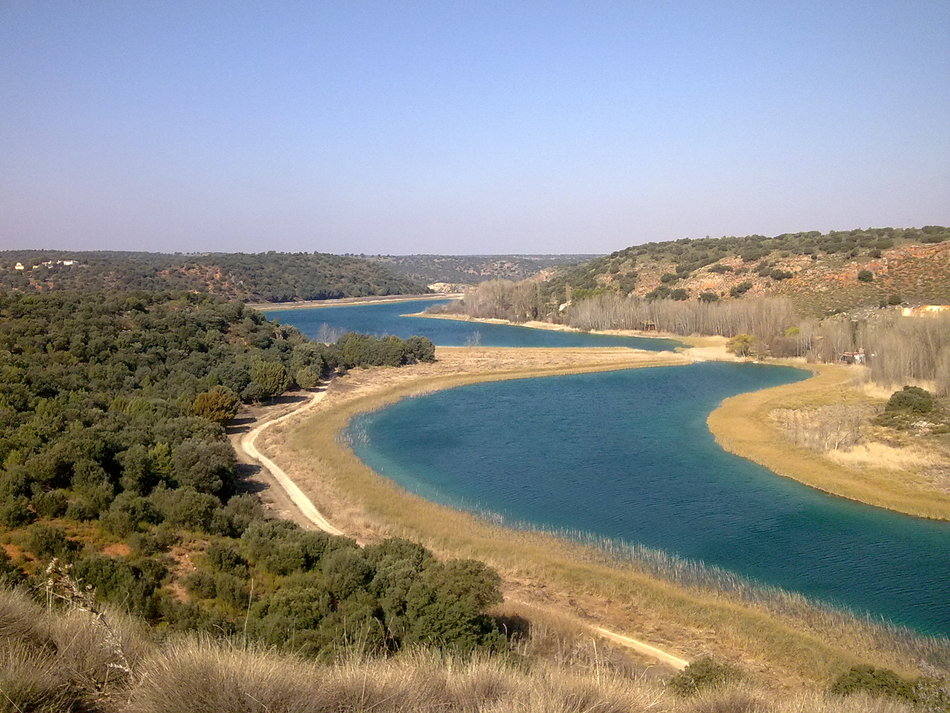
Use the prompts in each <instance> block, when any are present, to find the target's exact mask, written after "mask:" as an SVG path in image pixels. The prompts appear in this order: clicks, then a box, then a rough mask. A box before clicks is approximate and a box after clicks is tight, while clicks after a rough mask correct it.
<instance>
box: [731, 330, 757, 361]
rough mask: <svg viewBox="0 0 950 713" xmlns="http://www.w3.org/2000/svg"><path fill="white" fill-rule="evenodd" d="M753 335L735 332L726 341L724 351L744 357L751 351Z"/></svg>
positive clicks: (753, 340) (753, 341) (753, 343)
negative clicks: (735, 333)
mask: <svg viewBox="0 0 950 713" xmlns="http://www.w3.org/2000/svg"><path fill="white" fill-rule="evenodd" d="M754 345H755V337H753V336H752V335H751V334H737V335H736V336H734V337H733V338H732V339H730V340H729V341H728V342H726V351H728V352H730V353H731V354H735V355H736V356H740V357H745V356H749V355H750V354H751V353H752V350H753V347H754Z"/></svg>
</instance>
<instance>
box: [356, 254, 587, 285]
mask: <svg viewBox="0 0 950 713" xmlns="http://www.w3.org/2000/svg"><path fill="white" fill-rule="evenodd" d="M360 257H366V258H367V259H369V260H375V261H377V262H380V263H383V264H384V265H387V266H389V267H391V268H393V270H395V271H396V272H399V273H402V274H404V275H408V276H409V277H411V278H412V279H414V280H417V281H419V282H421V283H422V284H425V285H428V284H431V283H433V282H448V283H465V284H472V283H475V282H484V281H485V280H499V279H500V280H524V279H525V278H528V277H532V276H534V275H537V274H538V273H539V272H541V271H542V270H546V269H550V268H552V267H560V266H563V265H575V264H577V263H580V262H584V261H586V260H590V259H592V258H595V257H597V256H596V255H365V256H364V255H360Z"/></svg>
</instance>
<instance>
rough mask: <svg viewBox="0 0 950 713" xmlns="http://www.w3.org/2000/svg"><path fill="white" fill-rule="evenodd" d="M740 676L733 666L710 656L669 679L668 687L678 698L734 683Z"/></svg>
mask: <svg viewBox="0 0 950 713" xmlns="http://www.w3.org/2000/svg"><path fill="white" fill-rule="evenodd" d="M740 676H741V674H740V672H739V669H737V668H736V667H735V666H733V665H731V664H728V663H725V662H722V661H717V660H716V659H714V658H712V657H711V656H705V657H703V658H701V659H696V660H695V661H693V662H692V663H691V664H689V665H688V666H687V667H686V668H684V669H683V670H682V671H680V672H679V673H677V674H676V675H674V676H673V677H672V678H670V680H669V682H668V685H669V687H670V688H671V689H672V690H673V692H674V693H676V694H677V695H680V696H691V695H693V694H694V693H697V692H698V691H702V690H707V689H710V688H718V687H720V686H722V685H724V684H727V683H731V682H732V681H736V680H737V679H739V678H740Z"/></svg>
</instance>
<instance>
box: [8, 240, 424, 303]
mask: <svg viewBox="0 0 950 713" xmlns="http://www.w3.org/2000/svg"><path fill="white" fill-rule="evenodd" d="M69 261H75V264H62V263H63V262H69ZM17 263H19V264H20V265H22V266H23V268H24V269H22V270H17V269H16V265H17ZM45 263H48V264H45ZM0 289H11V290H17V291H26V292H28V291H51V290H52V291H58V290H72V291H97V290H104V289H105V290H188V291H194V292H205V293H209V294H214V295H219V296H222V297H225V298H227V299H238V300H243V301H248V302H291V301H297V300H322V299H335V298H340V297H365V296H369V295H394V294H422V293H425V292H427V291H428V290H427V288H426V287H425V283H423V282H420V281H418V280H415V279H411V278H409V277H407V276H406V275H404V274H402V273H399V272H397V271H395V270H392V269H391V268H389V267H387V266H386V265H383V264H380V263H377V262H370V261H368V260H362V259H360V258H357V257H348V256H342V255H330V254H327V253H278V252H266V253H256V254H251V253H202V254H174V255H171V254H164V253H147V252H112V251H98V252H65V251H56V250H19V251H6V252H0Z"/></svg>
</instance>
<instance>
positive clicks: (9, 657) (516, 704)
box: [0, 591, 910, 713]
mask: <svg viewBox="0 0 950 713" xmlns="http://www.w3.org/2000/svg"><path fill="white" fill-rule="evenodd" d="M30 621H32V622H33V625H31V624H30ZM129 624H130V623H129V622H126V623H125V624H124V626H126V634H128V637H127V638H126V639H125V640H124V643H123V646H126V647H127V648H128V650H127V651H126V653H125V658H127V660H129V661H130V662H132V665H133V673H132V674H131V675H120V676H113V677H105V678H103V677H101V672H99V664H100V663H101V661H100V660H99V659H100V658H101V656H100V655H97V654H95V652H104V651H108V650H109V647H110V645H111V644H110V642H109V641H108V640H107V638H106V637H104V636H102V634H103V632H102V631H101V629H100V628H99V627H98V624H97V622H96V621H95V620H94V619H93V618H92V617H90V616H89V614H88V612H85V611H79V610H76V609H66V610H55V609H52V610H47V609H44V608H41V607H40V606H38V605H37V604H35V603H34V602H32V601H30V600H29V599H28V598H26V597H25V596H23V595H22V594H19V593H16V592H11V591H0V711H3V712H4V713H6V712H8V711H9V712H10V713H13V712H16V713H24V712H25V711H32V712H37V711H38V712H40V713H53V712H54V711H55V712H57V713H59V712H69V711H74V712H75V713H79V712H80V711H88V712H98V713H346V712H353V713H647V712H649V713H805V712H806V711H808V712H809V713H858V711H861V712H862V713H910V709H909V708H907V707H905V706H902V705H899V704H893V703H887V702H886V701H882V700H877V701H874V700H870V699H867V698H858V697H854V698H842V697H837V696H827V695H824V694H821V693H815V692H807V691H803V692H799V693H792V694H789V693H783V694H782V695H781V696H779V695H776V694H775V693H774V692H771V691H769V690H767V689H762V688H756V687H755V686H751V685H748V684H731V685H728V686H725V687H721V688H717V689H713V690H706V691H702V692H700V693H699V694H698V695H696V696H692V697H689V698H681V697H677V696H675V695H673V694H672V693H671V691H670V689H669V688H668V687H667V685H666V683H665V681H664V679H663V678H662V677H657V676H656V675H648V674H647V672H646V671H644V670H643V669H637V668H627V669H623V668H618V667H616V666H613V665H610V662H609V660H607V659H604V658H599V657H598V656H597V655H596V653H595V655H594V656H587V657H585V658H584V659H583V660H580V661H579V660H576V659H573V658H571V657H570V656H568V657H566V658H561V659H559V660H556V661H555V660H553V659H551V658H545V657H543V656H540V655H538V653H537V651H538V647H536V646H535V647H532V646H527V647H524V648H522V649H521V651H520V652H519V654H518V655H516V656H515V657H514V658H512V657H510V656H509V657H486V656H478V655H475V656H469V657H459V656H453V655H447V654H440V653H438V652H435V651H430V650H422V649H419V650H413V651H407V652H405V653H403V654H401V655H399V656H397V657H393V658H383V659H381V658H367V657H365V656H360V655H358V654H353V655H350V656H346V657H345V658H343V659H342V660H340V661H337V662H333V663H318V662H314V661H306V660H303V659H300V658H297V657H294V656H291V655H288V654H280V653H277V652H275V651H273V650H269V649H265V648H260V647H255V646H248V645H246V644H243V643H241V642H239V641H236V640H230V639H220V638H219V639H216V638H211V637H208V636H205V637H195V636H186V637H180V638H176V639H172V640H170V641H166V642H165V643H159V642H156V641H150V640H148V639H147V638H142V637H140V636H138V635H137V634H136V633H135V629H136V628H135V626H134V625H132V626H129ZM64 632H69V634H68V635H67V636H66V639H65V640H64V639H63V638H62V636H63V634H64ZM70 640H76V641H78V640H81V641H82V642H83V643H82V645H83V647H85V648H88V649H91V651H92V652H93V654H92V658H89V655H85V654H83V653H82V652H81V651H79V652H77V650H76V649H74V648H72V647H71V646H70V645H69V641H70ZM77 654H78V655H77ZM70 658H75V659H76V660H75V661H73V662H70ZM93 680H94V681H95V683H94V684H92V683H90V682H91V681H93Z"/></svg>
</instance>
